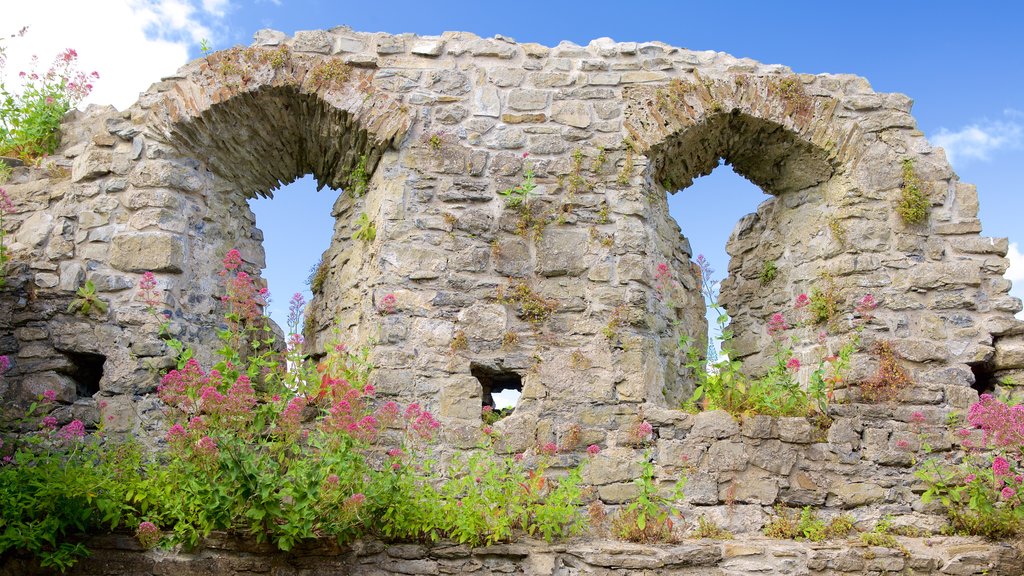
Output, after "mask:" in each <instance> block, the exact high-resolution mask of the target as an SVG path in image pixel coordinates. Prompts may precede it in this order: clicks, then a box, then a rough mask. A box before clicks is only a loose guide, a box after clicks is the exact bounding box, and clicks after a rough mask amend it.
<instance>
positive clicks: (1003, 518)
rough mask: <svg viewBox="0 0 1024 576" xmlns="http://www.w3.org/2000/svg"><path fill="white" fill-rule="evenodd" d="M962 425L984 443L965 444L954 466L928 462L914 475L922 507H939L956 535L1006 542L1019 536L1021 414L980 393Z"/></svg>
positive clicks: (1023, 469)
mask: <svg viewBox="0 0 1024 576" xmlns="http://www.w3.org/2000/svg"><path fill="white" fill-rule="evenodd" d="M967 424H968V425H969V426H970V427H971V429H980V430H981V432H982V434H983V438H984V443H983V444H982V445H974V444H972V443H971V442H969V441H968V440H967V438H968V436H969V433H970V429H964V430H961V432H960V435H961V437H963V438H965V440H964V441H963V445H964V447H965V448H966V449H967V451H968V452H967V454H966V455H965V457H964V458H963V459H962V460H961V461H959V462H952V463H951V462H949V461H946V460H940V459H935V458H932V459H929V460H927V461H926V462H925V463H924V464H923V465H922V466H921V468H920V469H919V470H918V471H917V472H916V473H915V474H916V476H917V477H918V478H919V479H920V480H922V481H923V482H924V483H925V485H926V486H927V487H928V488H927V489H926V490H925V492H924V493H923V494H922V495H921V500H922V501H923V502H925V503H930V502H934V501H938V502H940V503H941V504H942V505H943V506H944V507H945V509H946V514H947V518H948V520H949V526H950V529H951V531H952V532H955V533H958V534H971V535H980V536H985V537H987V538H992V539H1006V538H1012V537H1015V536H1018V535H1020V534H1022V533H1024V492H1022V491H1024V465H1022V457H1024V410H1021V409H1020V406H1013V405H1010V404H1008V403H1006V402H1003V401H1001V400H998V399H996V398H995V397H993V396H992V395H990V394H982V396H981V399H980V400H979V401H978V402H976V403H974V404H972V405H971V407H970V408H969V410H968V415H967Z"/></svg>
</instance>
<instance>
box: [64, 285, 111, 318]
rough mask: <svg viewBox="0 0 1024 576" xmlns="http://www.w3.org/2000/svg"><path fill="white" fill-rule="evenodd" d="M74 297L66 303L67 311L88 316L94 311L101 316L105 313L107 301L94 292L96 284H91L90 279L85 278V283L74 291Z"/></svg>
mask: <svg viewBox="0 0 1024 576" xmlns="http://www.w3.org/2000/svg"><path fill="white" fill-rule="evenodd" d="M75 296H77V298H75V299H74V300H72V301H71V303H70V304H68V313H72V314H81V315H82V316H89V315H90V314H91V313H95V314H96V316H99V317H103V316H104V315H105V314H106V313H107V303H106V302H104V301H103V300H100V297H99V296H98V295H97V294H96V285H95V284H93V282H92V280H86V281H85V284H84V285H82V286H80V287H79V288H78V291H77V292H75Z"/></svg>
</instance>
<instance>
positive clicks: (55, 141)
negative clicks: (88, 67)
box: [0, 29, 99, 160]
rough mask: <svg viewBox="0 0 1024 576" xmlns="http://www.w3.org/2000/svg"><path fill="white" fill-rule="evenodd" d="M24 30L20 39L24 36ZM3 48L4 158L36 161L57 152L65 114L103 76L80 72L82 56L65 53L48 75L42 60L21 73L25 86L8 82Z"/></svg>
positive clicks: (0, 111) (0, 117)
mask: <svg viewBox="0 0 1024 576" xmlns="http://www.w3.org/2000/svg"><path fill="white" fill-rule="evenodd" d="M26 30H27V29H22V30H21V32H19V33H18V34H17V35H16V36H21V35H24V33H25V31H26ZM3 48H4V47H3V46H2V45H0V155H3V156H16V157H18V158H21V159H23V160H33V159H36V158H39V157H40V156H45V155H47V154H50V153H52V152H53V151H54V150H56V149H57V146H58V145H59V144H60V131H59V128H60V122H61V119H63V118H64V114H65V113H66V112H67V111H68V110H70V109H72V108H74V107H75V106H77V105H78V103H79V102H81V101H82V100H83V99H85V97H86V96H88V95H89V93H90V92H92V88H93V85H92V83H93V82H94V81H95V80H96V79H98V78H99V73H97V72H91V73H86V72H83V71H81V70H79V69H78V52H76V51H75V50H72V49H70V48H69V49H67V50H65V51H63V52H61V53H60V54H59V55H58V56H57V57H56V58H55V59H54V61H53V63H52V64H51V65H50V67H49V68H47V69H46V70H45V71H44V70H42V69H40V68H39V63H38V59H36V58H33V59H32V67H31V68H30V69H29V70H25V71H21V72H19V73H18V77H19V78H20V79H21V80H22V84H21V86H19V87H17V88H14V87H11V86H8V85H7V84H6V83H5V82H4V81H3V78H4V71H5V67H6V58H5V54H4V52H3Z"/></svg>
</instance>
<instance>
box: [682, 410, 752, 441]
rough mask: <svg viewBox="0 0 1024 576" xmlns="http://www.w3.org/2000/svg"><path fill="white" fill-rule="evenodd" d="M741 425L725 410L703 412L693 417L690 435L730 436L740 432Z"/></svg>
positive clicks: (699, 436)
mask: <svg viewBox="0 0 1024 576" xmlns="http://www.w3.org/2000/svg"><path fill="white" fill-rule="evenodd" d="M739 431H740V426H739V424H737V423H736V420H735V419H734V418H733V417H732V415H731V414H729V413H728V412H726V411H725V410H711V411H708V412H701V413H699V414H697V415H696V416H695V417H694V419H693V428H692V429H691V430H690V435H691V436H695V437H698V438H728V437H730V436H735V435H736V434H739Z"/></svg>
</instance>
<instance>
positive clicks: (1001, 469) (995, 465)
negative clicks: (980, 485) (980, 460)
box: [992, 456, 1010, 476]
mask: <svg viewBox="0 0 1024 576" xmlns="http://www.w3.org/2000/svg"><path fill="white" fill-rule="evenodd" d="M992 473H993V474H995V475H996V476H1006V475H1007V474H1009V473H1010V463H1009V462H1008V461H1007V460H1006V458H1003V457H1002V456H996V457H995V458H994V459H993V460H992Z"/></svg>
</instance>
